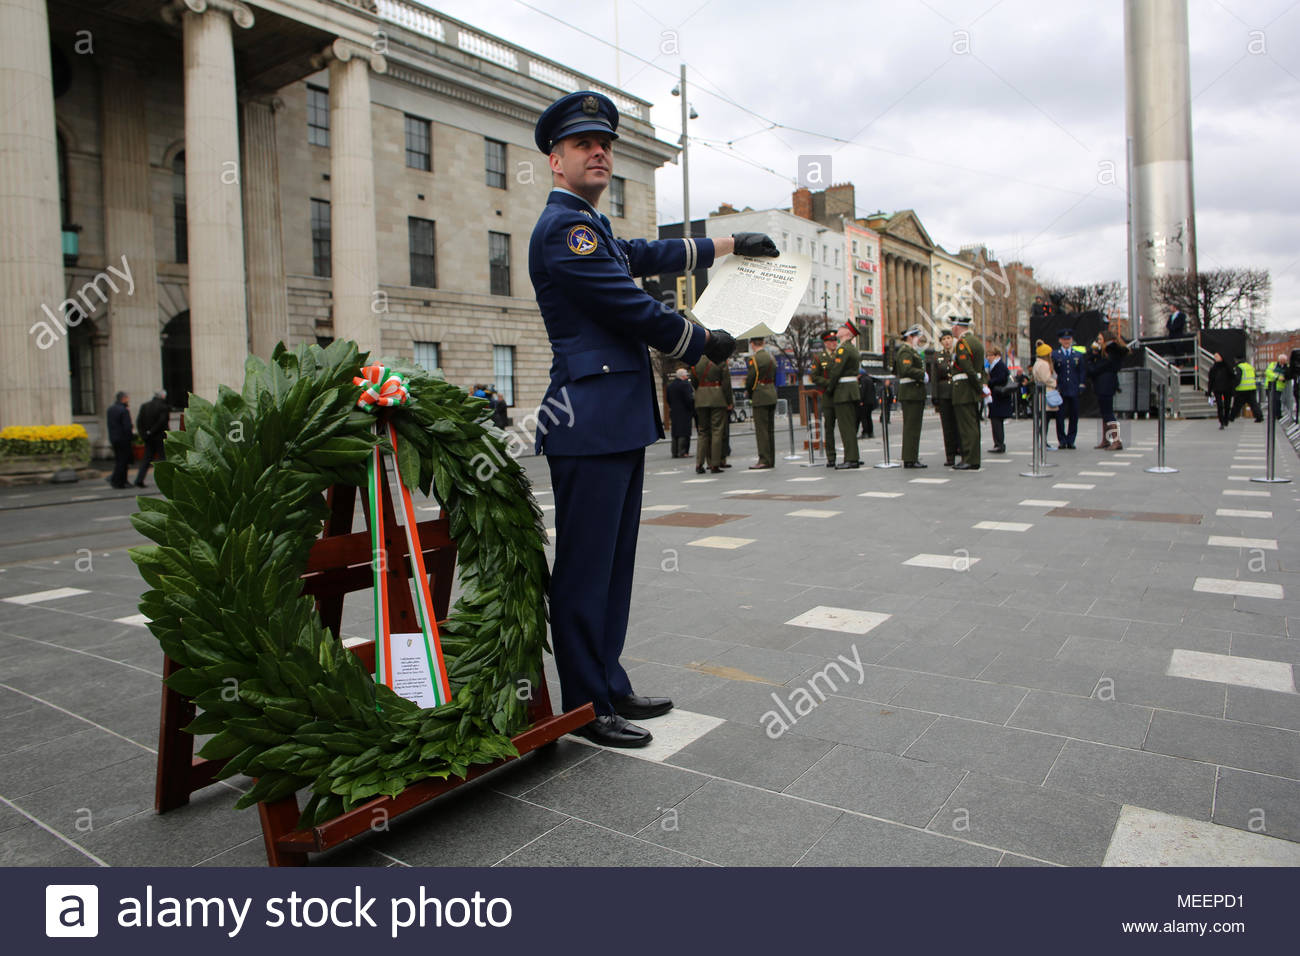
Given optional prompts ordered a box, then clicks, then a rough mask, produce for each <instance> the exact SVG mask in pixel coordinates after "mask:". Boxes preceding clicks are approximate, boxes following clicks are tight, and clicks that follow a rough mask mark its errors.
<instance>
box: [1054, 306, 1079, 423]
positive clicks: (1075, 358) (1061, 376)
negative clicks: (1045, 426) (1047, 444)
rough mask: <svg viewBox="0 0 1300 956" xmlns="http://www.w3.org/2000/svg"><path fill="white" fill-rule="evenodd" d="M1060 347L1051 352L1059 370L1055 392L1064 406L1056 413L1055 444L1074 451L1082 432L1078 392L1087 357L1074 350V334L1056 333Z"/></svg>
mask: <svg viewBox="0 0 1300 956" xmlns="http://www.w3.org/2000/svg"><path fill="white" fill-rule="evenodd" d="M1057 338H1058V339H1059V340H1060V343H1061V345H1060V347H1059V348H1058V349H1057V350H1056V351H1055V352H1053V353H1052V367H1053V368H1054V369H1055V371H1056V390H1057V391H1058V392H1059V393H1060V394H1061V407H1060V408H1058V409H1057V410H1056V442H1057V444H1058V445H1059V446H1060V447H1061V448H1074V439H1075V437H1076V436H1077V435H1078V433H1079V390H1080V389H1081V388H1082V387H1083V377H1084V376H1083V373H1084V364H1085V363H1084V355H1083V352H1082V350H1081V349H1076V348H1075V347H1074V333H1073V332H1072V331H1071V330H1070V329H1061V331H1060V332H1059V333H1057Z"/></svg>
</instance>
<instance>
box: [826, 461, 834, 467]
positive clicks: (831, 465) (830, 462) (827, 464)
mask: <svg viewBox="0 0 1300 956" xmlns="http://www.w3.org/2000/svg"><path fill="white" fill-rule="evenodd" d="M826 467H827V468H834V467H835V462H833V461H828V462H827V463H826Z"/></svg>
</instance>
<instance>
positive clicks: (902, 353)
mask: <svg viewBox="0 0 1300 956" xmlns="http://www.w3.org/2000/svg"><path fill="white" fill-rule="evenodd" d="M920 342H921V327H920V326H919V325H914V326H912V327H911V328H909V329H908V330H907V331H906V332H904V333H903V344H902V345H900V346H899V347H898V348H897V349H896V350H895V351H894V374H895V375H896V376H897V377H898V404H899V405H900V406H901V407H902V409H903V467H904V468H925V467H927V466H926V464H925V463H924V462H923V461H921V460H920V459H921V450H920V449H921V416H922V415H924V414H925V381H926V374H925V355H924V354H922V352H921V350H920V349H919V348H918V346H919V345H920Z"/></svg>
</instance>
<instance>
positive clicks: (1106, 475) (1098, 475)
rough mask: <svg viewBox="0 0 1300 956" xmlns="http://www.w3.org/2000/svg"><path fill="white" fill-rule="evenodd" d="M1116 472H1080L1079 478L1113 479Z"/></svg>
mask: <svg viewBox="0 0 1300 956" xmlns="http://www.w3.org/2000/svg"><path fill="white" fill-rule="evenodd" d="M1115 475H1116V472H1113V471H1081V472H1079V477H1080V478H1114V477H1115Z"/></svg>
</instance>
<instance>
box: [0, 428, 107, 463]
mask: <svg viewBox="0 0 1300 956" xmlns="http://www.w3.org/2000/svg"><path fill="white" fill-rule="evenodd" d="M31 455H58V456H59V457H60V459H61V460H63V461H64V462H65V463H71V462H74V461H80V462H88V461H90V437H89V436H88V435H87V434H86V429H85V428H83V427H82V426H80V425H10V426H8V427H7V428H4V429H0V458H18V457H24V456H31Z"/></svg>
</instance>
